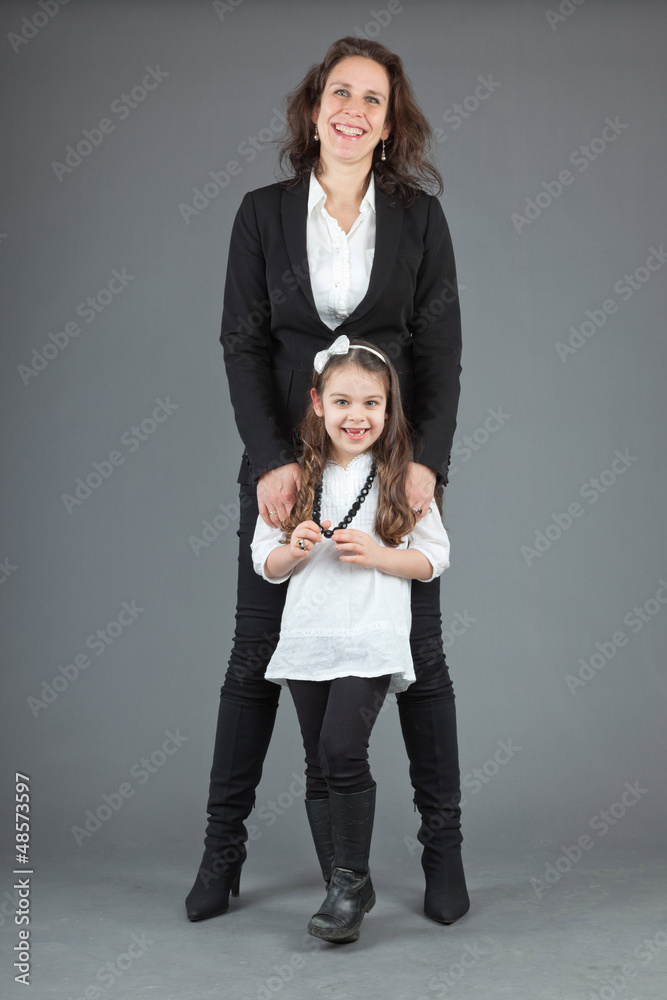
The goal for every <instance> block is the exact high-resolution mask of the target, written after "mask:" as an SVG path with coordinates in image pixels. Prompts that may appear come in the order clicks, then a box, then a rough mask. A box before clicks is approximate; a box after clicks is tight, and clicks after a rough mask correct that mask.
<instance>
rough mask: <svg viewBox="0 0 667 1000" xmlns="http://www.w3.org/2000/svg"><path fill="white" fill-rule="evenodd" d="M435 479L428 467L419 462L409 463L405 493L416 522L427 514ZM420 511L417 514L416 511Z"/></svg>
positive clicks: (433, 473)
mask: <svg viewBox="0 0 667 1000" xmlns="http://www.w3.org/2000/svg"><path fill="white" fill-rule="evenodd" d="M435 478H436V477H435V472H434V471H433V469H429V467H428V465H420V464H419V462H410V464H409V466H408V475H407V478H406V481H405V492H406V494H407V497H408V503H409V504H410V506H411V507H412V509H413V510H414V512H415V515H416V517H417V520H418V521H420V520H421V518H422V517H425V516H426V514H428V509H429V507H430V505H431V501H432V500H433V491H434V489H435ZM420 509H421V514H417V511H418V510H420Z"/></svg>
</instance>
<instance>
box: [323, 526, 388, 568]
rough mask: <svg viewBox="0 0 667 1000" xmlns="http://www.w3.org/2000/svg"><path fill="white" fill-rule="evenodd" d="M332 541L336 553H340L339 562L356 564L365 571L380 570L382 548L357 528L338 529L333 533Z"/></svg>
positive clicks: (382, 555) (382, 554)
mask: <svg viewBox="0 0 667 1000" xmlns="http://www.w3.org/2000/svg"><path fill="white" fill-rule="evenodd" d="M333 540H334V542H335V543H336V552H340V553H341V556H340V561H341V562H349V563H356V564H357V565H358V566H365V567H366V569H381V563H382V560H383V557H384V552H385V550H384V548H383V547H382V546H381V545H378V543H377V542H376V541H375V540H374V539H373V538H371V536H370V535H367V534H366V532H365V531H359V530H358V529H357V528H339V529H338V530H336V531H334V534H333Z"/></svg>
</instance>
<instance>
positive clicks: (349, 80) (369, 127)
mask: <svg viewBox="0 0 667 1000" xmlns="http://www.w3.org/2000/svg"><path fill="white" fill-rule="evenodd" d="M388 110H389V75H388V73H387V71H386V69H385V68H384V66H381V65H380V63H377V62H375V61H374V60H373V59H366V58H365V57H364V56H349V57H348V58H346V59H341V60H340V62H337V63H336V65H335V66H334V67H333V69H332V70H331V72H330V74H329V76H328V78H327V81H326V83H325V85H324V90H323V91H322V95H321V97H320V102H319V104H318V105H317V106H316V107H315V108H314V109H313V116H312V118H313V122H315V123H316V124H317V131H318V132H319V135H320V159H321V161H322V163H323V165H324V167H325V169H326V167H327V166H329V165H331V166H333V165H334V164H341V163H349V164H363V163H367V169H368V170H370V169H371V163H372V157H373V150H374V149H375V147H376V146H377V144H378V142H379V141H380V139H386V138H387V137H388V135H389V131H390V129H389V127H388V124H385V122H386V121H387V112H388Z"/></svg>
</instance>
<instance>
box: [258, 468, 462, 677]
mask: <svg viewBox="0 0 667 1000" xmlns="http://www.w3.org/2000/svg"><path fill="white" fill-rule="evenodd" d="M371 463H372V459H371V455H370V452H364V453H363V454H361V455H357V457H356V458H353V459H352V461H351V462H350V463H349V465H348V466H347V468H346V469H344V468H343V467H342V466H341V465H338V464H337V463H336V462H329V463H328V464H327V466H326V468H325V470H324V477H323V483H322V504H321V517H322V520H323V521H326V520H330V521H332V523H333V524H338V523H339V522H340V521H341V520H342V519H343V518H344V517H345V515H346V514H347V512H348V511H349V509H350V507H351V506H352V503H353V502H354V500H356V498H357V496H358V494H359V492H360V490H361V488H362V486H363V485H364V482H365V480H366V477H367V476H368V474H369V472H370V468H371ZM377 498H378V484H377V479H376V480H375V481H374V482H373V486H372V488H371V491H370V492H369V494H368V496H367V497H366V500H365V502H364V503H362V505H361V508H360V509H359V511H358V512H357V515H356V517H355V518H354V520H353V521H352V523H351V524H350V527H351V528H357V529H359V530H361V531H365V532H367V533H368V534H369V535H371V537H372V538H373V539H374V540H375V541H376V542H377V543H378V544H379V545H384V543H383V542H382V540H381V539H380V537H379V536H378V535H377V534H376V533H375V531H374V524H375V513H376V510H377ZM281 538H283V532H282V530H281V529H280V528H274V527H269V526H268V525H266V524H265V523H264V521H263V520H262V519H261V517H258V518H257V524H256V527H255V535H254V538H253V540H252V559H253V566H254V568H255V571H256V572H257V573H259V574H260V575H261V576H263V577H264V579H265V580H267V579H268V577H267V576H266V574H265V573H264V563H265V562H266V559H267V557H268V555H269V553H270V552H271V550H272V549H274V548H276V546H278V545H279V544H280V540H281ZM398 547H399V548H402V549H403V548H408V547H409V548H415V549H418V550H419V551H420V552H423V553H424V555H425V556H426V557H427V559H428V560H429V562H430V563H431V566H432V567H433V573H432V575H431V576H430V578H429V579H430V580H434V579H435V578H436V577H438V576H440V574H441V573H442V572H443V571H444V570H445V569H446V568H447V567H448V566H449V538H448V537H447V532H446V531H445V528H444V525H443V523H442V520H441V518H440V514H439V512H438V510H437V508H436V506H435V504H432V506H431V507H430V508H429V512H428V514H426V515H425V516H424V517H423V518H421V520H419V521H418V522H417V524H416V525H415V527H414V530H413V531H412V532H411V533H410V535H408V536H407V537H406V538H404V539H403V540H402V542H401V544H400V545H399V546H398ZM285 580H289V587H288V590H287V598H286V601H285V609H284V611H283V617H282V626H281V631H280V639H279V641H278V645H277V646H276V649H275V652H274V654H273V656H272V657H271V661H270V663H269V666H268V669H267V672H266V678H267V680H271V681H274V682H276V683H278V684H284V683H285V680H286V678H290V679H298V680H318V681H319V680H332V679H333V678H335V677H347V676H350V675H351V676H354V677H380V676H382V675H383V674H392V675H393V676H392V681H391V685H390V687H389V691H390V692H392V691H393V692H396V691H404V690H405V689H406V688H407V687H408V686H409V685H410V684H411V683H412V682H413V681H414V680H415V673H414V668H413V664H412V654H411V651H410V625H411V611H410V589H411V581H410V580H408V579H404V578H402V577H398V576H391V575H390V574H388V573H381V572H380V571H379V570H376V569H367V568H366V567H364V566H358V565H357V564H355V563H343V562H341V561H340V558H339V555H338V554H337V552H336V543H335V542H334V540H333V539H332V538H322V540H321V541H320V542H318V543H317V545H315V547H314V548H313V549H312V550H311V551H310V554H309V555H308V556H307V557H306V558H305V559H303V560H302V561H301V562H299V563H297V565H296V566H295V567H294V569H293V570H292V572H291V574H287V576H283V577H280V578H279V579H271V580H269V582H270V583H283V582H284V581H285Z"/></svg>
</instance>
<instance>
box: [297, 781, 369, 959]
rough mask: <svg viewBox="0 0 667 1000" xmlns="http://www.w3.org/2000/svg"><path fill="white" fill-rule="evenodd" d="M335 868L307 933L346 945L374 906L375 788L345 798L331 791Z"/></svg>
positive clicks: (357, 932)
mask: <svg viewBox="0 0 667 1000" xmlns="http://www.w3.org/2000/svg"><path fill="white" fill-rule="evenodd" d="M329 802H330V807H331V822H332V832H333V848H334V869H333V871H332V873H331V880H330V881H329V883H328V886H327V889H328V891H327V895H326V899H325V900H324V903H323V904H322V906H321V907H320V909H319V910H318V912H317V913H316V914H315V915H314V916H313V917H312V918H311V920H310V923H309V924H308V933H309V934H312V935H313V937H317V938H321V939H322V940H324V941H332V942H334V943H336V944H346V943H348V942H350V941H356V940H357V939H358V937H359V930H360V928H361V922H362V920H363V919H364V915H365V914H366V913H370V911H371V910H372V909H373V907H374V906H375V890H374V889H373V883H372V882H371V876H370V872H369V870H368V858H369V854H370V849H371V838H372V835H373V819H374V816H375V785H373V787H372V788H369V789H367V790H366V791H363V792H353V793H352V794H351V795H342V794H341V793H339V792H333V791H331V790H330V791H329Z"/></svg>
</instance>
